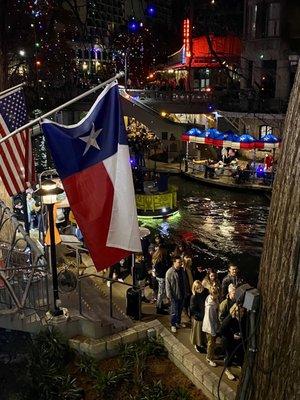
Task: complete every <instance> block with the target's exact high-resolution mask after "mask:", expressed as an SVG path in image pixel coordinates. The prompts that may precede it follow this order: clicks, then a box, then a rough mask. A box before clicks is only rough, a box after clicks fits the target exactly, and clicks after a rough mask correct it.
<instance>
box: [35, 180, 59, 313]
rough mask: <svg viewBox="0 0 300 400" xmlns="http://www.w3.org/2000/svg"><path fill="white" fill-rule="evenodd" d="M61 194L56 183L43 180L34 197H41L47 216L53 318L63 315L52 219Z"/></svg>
mask: <svg viewBox="0 0 300 400" xmlns="http://www.w3.org/2000/svg"><path fill="white" fill-rule="evenodd" d="M63 192H64V191H63V190H62V189H61V188H59V187H57V185H56V183H55V182H54V181H52V180H51V179H46V180H44V181H43V182H42V183H41V187H40V189H38V190H36V191H35V193H36V195H38V196H41V198H42V202H43V204H45V205H46V206H47V211H48V216H49V231H50V265H51V271H52V283H53V300H54V312H53V315H54V316H57V315H61V314H63V312H62V310H60V308H59V296H58V281H57V264H56V249H55V234H54V218H53V209H54V204H55V203H56V202H57V195H58V194H61V193H63Z"/></svg>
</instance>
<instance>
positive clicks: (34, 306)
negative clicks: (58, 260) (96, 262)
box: [0, 201, 50, 315]
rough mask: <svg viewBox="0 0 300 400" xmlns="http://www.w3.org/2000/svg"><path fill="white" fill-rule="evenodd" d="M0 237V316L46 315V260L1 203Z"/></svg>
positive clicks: (47, 305) (48, 304) (47, 279)
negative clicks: (36, 313)
mask: <svg viewBox="0 0 300 400" xmlns="http://www.w3.org/2000/svg"><path fill="white" fill-rule="evenodd" d="M4 231H5V234H4ZM0 237H1V239H0V315H7V314H10V313H17V312H24V311H25V310H35V311H36V312H39V311H41V312H42V311H43V312H46V311H47V310H49V308H50V300H49V275H50V272H49V270H48V263H47V260H46V259H45V257H44V254H43V253H42V251H41V250H40V249H39V248H38V246H37V244H36V242H35V241H34V240H32V239H31V238H30V236H29V235H28V234H27V233H26V232H25V230H24V228H23V225H22V224H21V223H20V222H19V221H18V220H17V219H16V218H15V217H14V215H13V213H12V212H11V210H10V209H9V208H8V207H6V206H5V204H4V203H3V202H2V201H0Z"/></svg>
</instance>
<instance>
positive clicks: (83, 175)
mask: <svg viewBox="0 0 300 400" xmlns="http://www.w3.org/2000/svg"><path fill="white" fill-rule="evenodd" d="M63 185H64V189H65V191H66V194H67V197H68V200H69V203H70V206H71V209H72V211H73V213H74V216H75V218H76V222H77V224H78V226H79V228H80V229H81V232H82V234H83V238H84V243H85V244H86V246H87V248H88V249H89V252H90V254H91V257H92V259H93V261H94V264H95V267H96V269H97V270H98V271H101V270H102V269H105V268H107V267H110V266H111V265H113V264H115V263H116V262H118V261H120V260H121V259H122V258H125V257H127V256H128V255H129V254H131V253H130V252H128V251H126V250H122V249H118V248H115V247H108V246H107V245H106V242H107V236H108V231H109V227H110V220H111V214H112V205H113V198H114V187H113V185H112V182H111V180H110V178H109V176H108V174H107V171H106V169H105V167H104V165H103V163H102V162H101V163H98V164H96V165H93V166H91V167H89V168H87V169H85V170H83V171H81V172H78V173H77V174H74V175H71V176H69V177H68V178H66V179H64V180H63Z"/></svg>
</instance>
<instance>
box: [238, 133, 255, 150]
mask: <svg viewBox="0 0 300 400" xmlns="http://www.w3.org/2000/svg"><path fill="white" fill-rule="evenodd" d="M255 142H256V139H255V137H254V136H252V135H249V134H247V133H246V134H244V135H241V136H240V137H239V139H238V141H237V142H235V143H233V145H232V147H233V148H234V149H253V148H254V147H255Z"/></svg>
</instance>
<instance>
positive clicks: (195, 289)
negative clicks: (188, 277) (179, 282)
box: [190, 280, 209, 353]
mask: <svg viewBox="0 0 300 400" xmlns="http://www.w3.org/2000/svg"><path fill="white" fill-rule="evenodd" d="M208 294H209V291H208V290H207V289H205V288H204V287H203V285H202V283H201V281H199V280H196V281H194V283H193V285H192V296H191V303H190V312H191V316H192V329H191V335H190V340H191V343H192V345H194V347H195V350H196V351H197V352H198V353H206V342H207V341H206V335H205V333H204V332H203V331H202V324H203V318H204V310H205V300H206V297H207V296H208Z"/></svg>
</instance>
